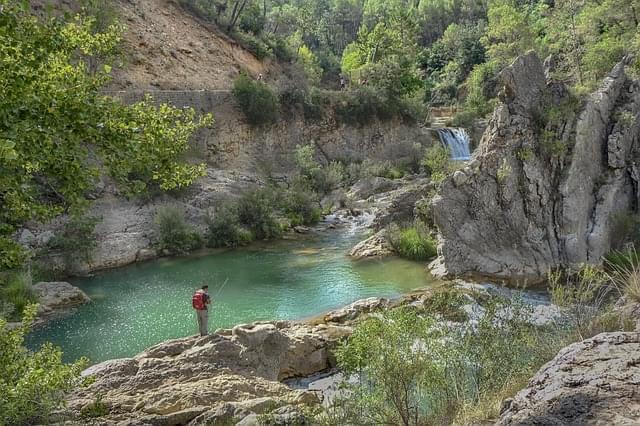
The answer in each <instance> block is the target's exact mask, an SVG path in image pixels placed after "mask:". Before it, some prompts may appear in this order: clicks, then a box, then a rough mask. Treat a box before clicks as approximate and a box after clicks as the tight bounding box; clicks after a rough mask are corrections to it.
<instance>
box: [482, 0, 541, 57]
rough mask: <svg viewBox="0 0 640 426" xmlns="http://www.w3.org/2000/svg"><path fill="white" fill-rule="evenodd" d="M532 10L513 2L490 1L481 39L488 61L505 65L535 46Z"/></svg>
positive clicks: (535, 35) (535, 22)
mask: <svg viewBox="0 0 640 426" xmlns="http://www.w3.org/2000/svg"><path fill="white" fill-rule="evenodd" d="M537 22H538V21H537V19H536V16H535V14H534V9H533V8H532V7H530V6H527V5H524V6H523V5H520V4H518V3H517V2H516V1H515V0H491V1H490V2H489V12H488V24H487V32H486V34H485V36H484V37H483V38H482V39H481V40H482V43H483V44H484V45H485V47H486V49H487V55H488V57H489V59H490V60H492V61H495V62H497V63H499V64H501V65H503V66H504V65H508V64H509V63H510V62H512V61H513V60H514V59H515V58H516V57H518V56H519V55H522V54H524V53H526V52H527V51H529V50H531V49H536V48H537V47H538V40H537V36H538V34H537V27H536V24H537Z"/></svg>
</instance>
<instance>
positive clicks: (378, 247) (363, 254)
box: [349, 229, 393, 260]
mask: <svg viewBox="0 0 640 426" xmlns="http://www.w3.org/2000/svg"><path fill="white" fill-rule="evenodd" d="M392 254H393V247H391V244H390V243H389V241H388V239H387V236H386V231H385V230H384V229H383V230H382V231H378V232H376V233H375V234H373V235H372V236H370V237H369V238H367V239H366V240H363V241H360V242H359V243H358V244H356V245H355V246H354V247H353V248H352V249H351V250H350V251H349V256H351V257H352V258H354V259H356V260H358V259H366V258H371V257H385V256H391V255H392Z"/></svg>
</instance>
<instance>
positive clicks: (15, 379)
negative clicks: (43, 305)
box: [0, 305, 88, 425]
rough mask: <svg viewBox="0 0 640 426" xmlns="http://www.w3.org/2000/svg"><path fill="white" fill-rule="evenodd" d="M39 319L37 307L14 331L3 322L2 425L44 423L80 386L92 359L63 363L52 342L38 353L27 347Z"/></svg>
mask: <svg viewBox="0 0 640 426" xmlns="http://www.w3.org/2000/svg"><path fill="white" fill-rule="evenodd" d="M35 316H36V306H35V305H30V306H28V307H27V308H25V311H24V315H23V322H22V326H20V327H18V328H15V329H12V330H10V329H9V328H8V327H7V324H6V321H5V320H3V319H0V345H1V347H2V350H0V395H2V397H1V398H0V424H3V425H22V424H44V423H48V421H47V420H48V416H49V414H50V413H51V412H53V411H54V410H56V409H58V408H60V407H62V405H63V402H64V396H65V393H66V392H68V391H70V390H72V389H74V388H76V387H78V386H80V385H81V383H82V380H81V378H80V372H81V371H82V370H83V369H84V368H86V366H87V364H88V360H87V359H86V358H83V359H81V360H79V361H76V362H75V363H73V364H64V363H63V362H62V351H61V350H60V349H59V348H56V347H55V346H53V345H52V344H50V343H47V344H45V345H43V346H42V347H41V348H40V349H39V350H37V351H30V350H27V348H26V347H25V346H24V338H25V336H26V335H27V334H28V333H29V330H30V328H31V325H32V324H33V320H34V319H35Z"/></svg>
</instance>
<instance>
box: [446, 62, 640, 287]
mask: <svg viewBox="0 0 640 426" xmlns="http://www.w3.org/2000/svg"><path fill="white" fill-rule="evenodd" d="M549 63H551V61H549ZM624 68H625V64H624V63H620V64H618V65H617V66H616V67H615V68H614V69H613V71H612V72H611V74H610V75H609V76H608V77H607V78H606V79H605V80H604V82H603V83H602V85H601V86H600V88H599V89H598V90H597V91H596V92H595V93H593V94H592V95H591V96H589V97H588V99H587V100H586V101H585V102H582V105H580V102H579V101H577V100H575V99H573V98H572V97H571V96H570V95H569V94H568V91H567V90H566V89H565V88H564V87H563V86H562V84H560V83H558V82H555V81H553V80H551V79H548V78H546V77H545V75H550V71H551V69H550V68H549V67H547V70H546V73H545V69H544V68H543V64H542V63H541V62H540V60H539V59H538V58H537V57H536V56H535V54H533V53H529V54H527V55H526V56H523V57H520V58H518V59H517V60H516V61H515V62H514V63H513V64H512V65H511V66H510V67H508V68H507V69H505V70H504V71H503V72H502V74H501V80H502V84H503V89H502V92H501V94H500V99H501V101H502V102H501V104H499V105H498V107H497V108H496V110H495V111H494V114H493V117H492V119H491V121H490V122H489V126H488V128H487V130H486V131H485V133H484V136H483V138H482V140H481V142H480V146H479V148H478V149H477V151H476V154H475V156H474V158H473V159H472V161H471V162H470V163H469V164H468V165H467V166H466V167H465V168H464V169H463V170H461V171H460V172H458V173H456V174H455V176H454V177H452V178H450V179H448V180H447V181H445V182H444V184H443V185H442V187H441V190H440V191H439V195H438V196H437V197H436V198H435V200H434V202H433V216H434V221H435V223H436V225H437V226H438V229H439V231H440V238H441V239H440V247H439V251H440V254H441V256H442V259H441V261H442V263H443V265H444V267H445V270H446V273H448V274H450V275H465V274H466V275H474V274H476V275H484V276H492V277H502V278H507V279H514V278H515V279H523V278H524V279H527V278H530V279H538V278H540V277H542V276H544V275H545V274H546V272H547V270H548V268H549V267H552V266H556V265H561V264H578V263H584V262H591V263H597V262H599V261H600V259H601V257H602V256H603V255H604V254H605V253H607V252H608V251H609V250H610V248H611V247H612V245H613V244H615V243H616V238H617V236H616V235H615V232H614V228H615V226H616V218H617V217H619V215H620V214H624V213H626V212H632V211H635V210H636V209H637V205H638V200H639V193H638V180H639V176H640V175H639V172H638V167H637V162H638V159H639V153H638V148H639V135H640V119H639V118H640V85H639V84H638V82H637V81H631V80H630V79H629V78H628V77H627V76H626V74H625V70H624Z"/></svg>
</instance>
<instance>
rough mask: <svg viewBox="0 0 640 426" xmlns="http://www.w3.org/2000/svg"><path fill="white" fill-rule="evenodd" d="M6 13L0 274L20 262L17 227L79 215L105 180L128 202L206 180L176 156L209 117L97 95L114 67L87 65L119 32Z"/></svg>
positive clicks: (0, 47) (25, 12) (8, 9)
mask: <svg viewBox="0 0 640 426" xmlns="http://www.w3.org/2000/svg"><path fill="white" fill-rule="evenodd" d="M0 10H2V13H0V40H1V42H0V69H2V72H0V87H2V88H3V96H2V97H1V98H0V269H6V268H14V267H18V266H20V264H21V263H22V261H24V258H25V256H24V253H22V252H21V249H20V247H19V246H18V245H17V244H16V243H14V242H13V241H12V240H11V239H10V236H11V234H12V233H13V231H14V230H15V228H16V227H17V226H20V225H21V224H23V223H24V222H26V221H28V220H47V219H50V218H52V217H54V216H56V215H58V214H60V213H62V212H63V211H68V210H70V209H71V210H81V209H82V208H83V207H84V206H86V204H87V202H86V198H85V195H86V193H87V191H89V190H90V189H91V188H92V187H93V185H94V183H95V181H96V179H97V178H98V176H99V175H100V173H105V174H108V175H111V176H112V177H113V178H114V179H115V180H116V182H118V183H119V184H120V186H121V189H122V190H123V191H124V192H127V193H130V194H135V193H139V192H142V191H145V190H146V189H148V188H149V187H159V188H161V189H164V190H168V189H174V188H179V187H182V186H185V185H188V184H190V183H191V182H193V180H194V179H196V178H197V177H198V176H200V175H201V174H202V173H203V170H204V166H203V165H190V164H186V163H184V162H182V161H181V160H180V156H181V155H182V153H184V152H185V150H186V149H187V147H188V141H189V138H190V136H191V135H192V133H193V131H194V130H196V129H197V128H199V127H201V126H204V125H206V124H208V123H210V122H211V119H210V117H208V116H207V117H203V118H202V119H198V120H196V118H195V111H193V110H192V109H175V108H172V107H169V106H166V105H163V106H160V107H156V106H153V105H152V103H151V102H150V100H146V101H144V102H141V103H138V104H135V105H132V106H125V105H123V104H122V103H121V102H119V101H117V100H114V99H111V98H108V97H105V96H102V95H101V94H100V88H101V87H102V86H103V85H104V84H105V82H106V81H107V80H108V74H109V72H110V67H109V66H107V65H105V66H104V68H103V69H102V70H101V71H99V72H96V73H89V72H88V66H87V61H88V60H89V59H90V58H91V57H93V56H95V55H108V53H109V52H111V51H113V49H115V48H116V47H117V45H118V43H119V41H120V37H119V32H120V29H119V28H118V27H117V26H115V25H111V26H109V27H108V29H107V30H106V31H105V32H94V31H93V23H94V21H93V19H91V18H83V17H79V16H78V17H76V18H75V19H73V20H71V21H69V22H66V21H63V20H61V19H49V20H39V19H38V18H36V17H34V16H32V15H31V14H30V11H29V5H28V3H27V2H15V1H11V0H0Z"/></svg>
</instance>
